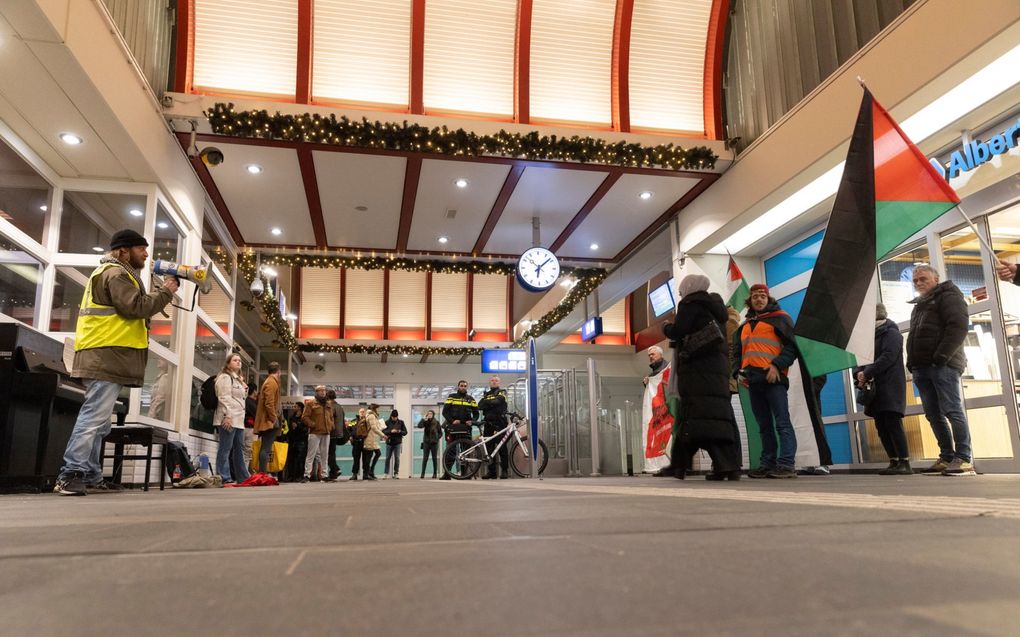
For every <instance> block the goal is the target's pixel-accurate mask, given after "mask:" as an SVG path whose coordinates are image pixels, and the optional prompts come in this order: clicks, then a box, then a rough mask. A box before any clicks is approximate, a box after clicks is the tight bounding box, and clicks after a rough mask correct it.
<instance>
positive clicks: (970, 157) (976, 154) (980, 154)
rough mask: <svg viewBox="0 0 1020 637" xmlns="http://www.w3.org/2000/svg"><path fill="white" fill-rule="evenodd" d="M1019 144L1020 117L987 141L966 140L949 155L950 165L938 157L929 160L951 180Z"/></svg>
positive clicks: (947, 179)
mask: <svg viewBox="0 0 1020 637" xmlns="http://www.w3.org/2000/svg"><path fill="white" fill-rule="evenodd" d="M1018 144H1020V119H1018V120H1017V121H1015V122H1013V125H1012V126H1010V127H1009V128H1007V129H1005V130H1004V131H1002V132H1001V133H999V134H998V135H996V136H994V137H992V138H990V139H988V140H987V141H981V140H980V139H974V140H971V141H970V142H967V141H966V140H964V144H963V147H962V148H960V149H959V150H955V151H953V154H952V155H950V156H949V164H948V165H943V164H942V163H940V162H939V161H938V160H937V159H931V160H929V161H931V165H932V166H934V167H935V170H937V171H939V174H940V175H942V177H943V178H944V179H946V181H949V180H950V179H953V178H955V177H957V176H959V175H960V173H965V172H968V171H971V170H974V169H975V168H977V167H978V166H980V165H981V164H984V163H986V162H988V161H990V160H991V159H992V158H993V157H995V156H997V155H1002V154H1004V153H1008V152H1009V151H1010V150H1012V149H1014V148H1016V147H1017V145H1018Z"/></svg>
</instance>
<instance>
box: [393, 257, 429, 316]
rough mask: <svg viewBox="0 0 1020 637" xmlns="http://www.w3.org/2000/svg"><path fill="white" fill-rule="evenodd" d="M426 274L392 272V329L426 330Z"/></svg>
mask: <svg viewBox="0 0 1020 637" xmlns="http://www.w3.org/2000/svg"><path fill="white" fill-rule="evenodd" d="M426 277H427V275H426V273H425V272H408V271H405V270H392V271H391V272H390V319H389V326H390V328H391V329H392V328H414V329H424V328H425V292H426V289H425V288H426Z"/></svg>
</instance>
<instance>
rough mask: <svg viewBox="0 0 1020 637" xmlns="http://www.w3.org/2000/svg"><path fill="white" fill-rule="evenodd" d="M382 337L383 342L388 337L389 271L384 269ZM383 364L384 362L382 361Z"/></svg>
mask: <svg viewBox="0 0 1020 637" xmlns="http://www.w3.org/2000/svg"><path fill="white" fill-rule="evenodd" d="M382 294H383V296H382V337H383V340H384V341H385V340H386V339H388V338H389V337H390V269H389V268H385V269H384V270H383V275H382ZM384 362H385V361H384Z"/></svg>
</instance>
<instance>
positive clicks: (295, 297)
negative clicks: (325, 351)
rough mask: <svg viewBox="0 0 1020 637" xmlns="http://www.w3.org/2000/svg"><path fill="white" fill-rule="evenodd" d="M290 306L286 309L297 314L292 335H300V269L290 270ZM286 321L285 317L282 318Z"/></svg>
mask: <svg viewBox="0 0 1020 637" xmlns="http://www.w3.org/2000/svg"><path fill="white" fill-rule="evenodd" d="M290 305H291V307H289V308H287V309H288V310H290V311H291V312H294V314H297V317H298V318H297V321H296V322H295V323H294V334H298V335H300V334H301V268H291V269H290ZM283 320H285V321H286V320H287V317H286V316H285V317H283Z"/></svg>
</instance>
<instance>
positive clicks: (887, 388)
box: [854, 319, 907, 416]
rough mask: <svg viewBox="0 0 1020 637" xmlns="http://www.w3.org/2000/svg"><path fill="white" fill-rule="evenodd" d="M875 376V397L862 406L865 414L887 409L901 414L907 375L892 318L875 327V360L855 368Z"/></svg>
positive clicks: (898, 329) (904, 406) (898, 334)
mask: <svg viewBox="0 0 1020 637" xmlns="http://www.w3.org/2000/svg"><path fill="white" fill-rule="evenodd" d="M857 372H864V377H865V378H868V379H874V381H875V398H874V399H873V400H872V401H871V404H870V405H868V406H867V407H865V408H864V413H865V414H867V415H868V416H874V415H875V414H878V413H881V412H884V411H887V412H893V413H896V414H899V415H900V416H902V415H903V410H904V409H906V407H907V374H906V372H905V371H904V370H903V335H902V334H900V328H899V326H897V325H896V323H895V322H894V321H891V320H889V319H886V320H885V322H884V323H882V324H881V325H879V326H878V327H876V328H875V362H874V363H872V364H870V365H865V366H864V367H858V368H857V369H855V370H854V376H856V375H857Z"/></svg>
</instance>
